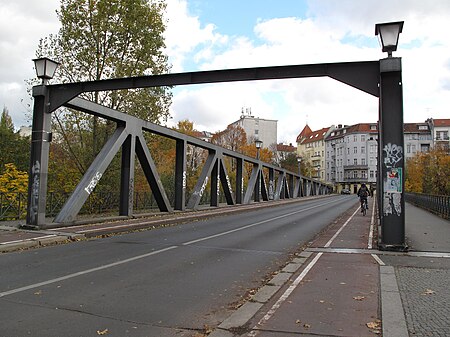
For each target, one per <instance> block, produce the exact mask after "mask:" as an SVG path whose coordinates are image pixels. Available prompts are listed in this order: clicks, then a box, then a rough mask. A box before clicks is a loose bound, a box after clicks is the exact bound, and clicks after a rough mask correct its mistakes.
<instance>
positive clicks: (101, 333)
mask: <svg viewBox="0 0 450 337" xmlns="http://www.w3.org/2000/svg"><path fill="white" fill-rule="evenodd" d="M107 333H108V329H105V330H102V331H100V330H97V335H106V334H107Z"/></svg>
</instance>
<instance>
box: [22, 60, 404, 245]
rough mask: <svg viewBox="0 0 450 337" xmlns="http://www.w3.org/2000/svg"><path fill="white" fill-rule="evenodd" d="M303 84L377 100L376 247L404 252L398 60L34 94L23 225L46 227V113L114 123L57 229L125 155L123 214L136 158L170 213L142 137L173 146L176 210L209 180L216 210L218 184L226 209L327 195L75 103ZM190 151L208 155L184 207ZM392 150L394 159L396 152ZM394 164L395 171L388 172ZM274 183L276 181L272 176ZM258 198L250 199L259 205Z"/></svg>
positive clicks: (96, 84) (107, 83)
mask: <svg viewBox="0 0 450 337" xmlns="http://www.w3.org/2000/svg"><path fill="white" fill-rule="evenodd" d="M306 77H330V78H333V79H335V80H337V81H340V82H342V83H345V84H348V85H350V86H352V87H354V88H357V89H359V90H362V91H364V92H366V93H368V94H370V95H373V96H376V97H379V126H380V127H379V133H380V135H379V147H378V148H379V158H380V159H381V160H378V163H379V164H378V166H379V170H378V175H379V176H378V188H377V190H378V192H379V193H378V195H379V215H380V223H381V233H380V234H381V240H380V247H382V248H383V247H384V248H385V249H403V248H404V247H405V240H404V196H403V186H404V174H403V173H404V171H403V168H404V157H403V152H402V151H403V97H402V83H401V59H400V58H392V57H390V58H387V59H382V60H379V61H362V62H344V63H323V64H309V65H291V66H275V67H256V68H242V69H227V70H212V71H200V72H187V73H178V74H162V75H151V76H140V77H131V78H119V79H107V80H100V81H87V82H75V83H64V84H54V85H47V84H42V85H39V86H35V87H33V97H34V107H33V126H32V145H31V157H30V170H29V173H30V174H29V188H28V209H27V226H30V227H35V228H44V227H46V226H48V224H46V218H45V215H46V214H45V205H46V194H47V176H48V158H49V149H50V142H51V140H52V133H51V113H52V112H54V111H55V110H56V109H58V108H59V107H62V106H66V107H69V108H73V109H78V110H81V111H84V112H86V113H89V114H92V115H97V116H102V117H104V118H107V119H110V120H113V121H115V122H116V124H117V128H116V131H115V132H114V134H113V135H112V136H111V138H110V139H109V140H108V141H107V143H106V144H105V145H104V147H103V149H102V150H101V151H100V153H99V154H98V156H97V157H96V158H95V159H94V161H93V163H92V164H91V167H90V168H89V169H88V171H87V172H86V174H85V175H84V176H83V178H82V179H81V180H80V182H79V184H78V186H77V187H76V188H75V190H74V192H73V193H72V195H71V196H70V197H69V199H68V201H67V202H66V204H65V205H64V206H63V209H62V210H61V212H60V213H59V214H58V215H57V217H56V218H55V223H57V224H59V225H69V224H71V223H73V221H74V218H75V216H76V215H77V214H78V212H79V210H80V209H81V207H82V205H83V203H84V202H85V201H86V199H87V197H88V195H89V193H90V192H92V190H93V189H94V188H95V185H96V184H97V182H98V180H99V179H101V176H102V174H103V172H104V170H106V168H107V167H108V165H109V163H110V162H111V160H112V158H113V157H114V155H115V154H116V153H117V152H118V151H119V149H120V148H122V169H121V188H120V191H121V192H120V195H121V196H120V211H119V212H120V215H125V216H131V215H132V191H133V180H134V158H135V155H137V157H138V159H139V161H140V162H141V164H142V166H143V169H144V173H145V175H146V177H147V180H148V183H149V185H150V187H151V189H152V192H153V193H154V194H155V197H156V201H157V204H158V207H159V208H160V210H161V211H165V212H171V211H173V209H172V207H171V206H170V202H169V200H168V199H167V195H166V193H165V191H164V188H163V186H162V184H161V181H160V180H159V177H158V174H157V171H156V168H155V165H154V162H153V160H152V158H151V154H150V152H149V150H148V148H147V147H146V145H145V142H143V137H142V130H148V131H150V132H154V133H156V134H160V135H163V136H165V137H169V138H172V139H175V140H176V153H177V155H176V164H175V178H176V179H175V181H176V182H175V201H174V205H175V207H174V208H175V210H184V209H185V208H186V207H187V208H190V209H196V208H197V207H198V204H199V201H200V198H201V195H202V193H203V192H202V191H203V190H204V188H205V186H206V180H207V178H208V177H211V196H212V197H211V205H212V206H218V198H217V192H218V189H219V186H220V184H221V186H222V188H223V191H224V194H225V197H226V200H227V203H228V204H235V203H250V202H251V199H252V194H255V193H254V192H253V191H252V188H253V190H254V187H255V186H256V185H257V181H259V182H260V184H259V186H261V187H260V191H261V196H262V199H263V200H270V199H272V198H273V199H275V200H277V199H279V198H285V197H288V198H289V197H294V196H295V197H298V196H304V195H312V194H324V193H330V192H331V187H330V186H327V185H326V184H323V183H321V182H320V181H314V180H312V179H308V178H306V177H303V176H300V175H297V174H295V173H292V172H288V171H286V170H283V169H280V168H278V167H275V166H272V165H269V164H266V163H263V162H261V161H259V160H255V159H253V158H250V157H247V156H243V155H241V154H238V153H235V152H232V151H229V150H226V149H223V148H220V147H218V146H215V145H213V144H210V143H207V142H203V141H201V140H198V139H196V138H193V137H189V136H186V135H183V134H181V133H178V132H176V131H174V130H170V129H167V128H164V127H161V126H159V125H156V124H152V123H149V122H146V121H143V120H139V119H137V118H134V117H132V116H129V115H127V114H125V113H120V112H118V111H114V110H112V109H108V108H106V107H104V106H100V105H98V104H95V103H93V102H89V101H86V100H83V99H81V98H78V96H79V95H80V94H82V93H84V92H96V91H107V90H122V89H136V88H147V87H158V86H176V85H192V84H207V83H221V82H235V81H256V80H270V79H293V78H306ZM187 144H193V145H195V146H199V147H201V148H204V149H207V150H208V153H209V154H208V159H207V161H206V163H205V166H204V168H203V171H202V173H201V176H200V178H199V180H198V181H197V184H196V186H195V189H194V193H193V195H192V196H191V198H190V199H189V200H188V202H187V204H186V200H185V174H186V146H187ZM394 146H395V148H396V150H395V153H394V152H393V147H394ZM224 155H228V156H230V157H232V158H235V159H236V161H237V171H236V172H237V176H238V179H236V180H237V183H236V186H235V192H234V193H233V192H232V190H231V187H230V185H229V182H228V181H227V173H226V168H225V165H223V161H222V160H223V156H224ZM244 162H249V163H253V165H254V166H253V170H252V174H251V177H250V179H249V183H248V185H249V186H248V187H247V190H246V191H245V193H244V191H243V185H242V179H239V177H242V174H243V164H244ZM393 164H394V165H393ZM264 167H265V168H266V169H268V170H269V183H268V184H266V182H265V180H264V175H263V174H262V170H263V168H264ZM276 172H278V177H277V178H278V179H277V180H276V181H275V173H276ZM393 173H397V174H399V173H400V180H398V179H397V183H399V184H400V188H399V189H397V190H396V191H395V190H392V189H390V188H388V187H386V186H387V184H388V183H392V182H393V180H390V181H388V178H387V177H388V175H389V174H391V175H392V174H393ZM259 198H260V196H259V193H256V194H255V195H254V200H255V201H259Z"/></svg>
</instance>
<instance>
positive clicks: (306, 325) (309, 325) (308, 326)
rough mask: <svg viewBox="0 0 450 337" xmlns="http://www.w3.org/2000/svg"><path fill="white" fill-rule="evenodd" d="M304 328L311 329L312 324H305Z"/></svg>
mask: <svg viewBox="0 0 450 337" xmlns="http://www.w3.org/2000/svg"><path fill="white" fill-rule="evenodd" d="M303 327H304V328H305V329H309V328H310V327H311V324H308V323H305V324H303Z"/></svg>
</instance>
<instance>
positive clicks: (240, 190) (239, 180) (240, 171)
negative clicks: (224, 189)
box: [236, 158, 244, 204]
mask: <svg viewBox="0 0 450 337" xmlns="http://www.w3.org/2000/svg"><path fill="white" fill-rule="evenodd" d="M243 194H244V160H243V159H242V158H236V204H242V197H243Z"/></svg>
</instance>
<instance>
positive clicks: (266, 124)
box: [231, 109, 278, 149]
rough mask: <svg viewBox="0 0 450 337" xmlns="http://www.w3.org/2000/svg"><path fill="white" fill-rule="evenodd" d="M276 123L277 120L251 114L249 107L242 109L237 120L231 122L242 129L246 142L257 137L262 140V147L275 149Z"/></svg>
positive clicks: (252, 140)
mask: <svg viewBox="0 0 450 337" xmlns="http://www.w3.org/2000/svg"><path fill="white" fill-rule="evenodd" d="M277 124H278V121H277V120H273V119H264V118H259V117H255V116H253V115H252V113H251V110H250V109H246V110H245V112H244V110H242V113H241V117H240V118H239V120H237V121H235V122H233V123H231V125H237V126H240V127H241V128H243V129H244V131H245V133H246V134H247V142H248V143H252V142H254V141H255V140H256V139H258V140H260V141H262V142H263V147H265V148H271V149H276V145H277Z"/></svg>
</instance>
